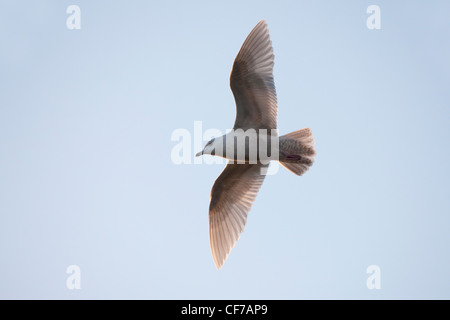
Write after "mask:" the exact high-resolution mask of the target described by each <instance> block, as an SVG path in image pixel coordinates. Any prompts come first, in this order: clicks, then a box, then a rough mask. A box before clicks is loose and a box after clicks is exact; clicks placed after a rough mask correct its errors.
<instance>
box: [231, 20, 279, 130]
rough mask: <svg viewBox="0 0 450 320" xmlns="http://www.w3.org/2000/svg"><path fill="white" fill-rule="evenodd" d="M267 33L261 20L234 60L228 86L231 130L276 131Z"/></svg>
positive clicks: (273, 84) (275, 99) (270, 47)
mask: <svg viewBox="0 0 450 320" xmlns="http://www.w3.org/2000/svg"><path fill="white" fill-rule="evenodd" d="M273 64H274V55H273V49H272V42H271V41H270V36H269V29H268V27H267V24H266V22H265V21H264V20H261V21H260V22H259V23H258V24H257V25H256V27H255V28H254V29H253V30H252V31H251V32H250V34H249V35H248V37H247V39H246V40H245V42H244V44H243V45H242V47H241V50H240V51H239V53H238V55H237V56H236V59H235V60H234V64H233V70H232V71H231V77H230V86H231V90H232V91H233V95H234V99H235V101H236V121H235V123H234V129H238V128H241V129H244V130H247V129H249V128H253V129H276V128H277V112H278V106H277V93H276V90H275V83H274V79H273Z"/></svg>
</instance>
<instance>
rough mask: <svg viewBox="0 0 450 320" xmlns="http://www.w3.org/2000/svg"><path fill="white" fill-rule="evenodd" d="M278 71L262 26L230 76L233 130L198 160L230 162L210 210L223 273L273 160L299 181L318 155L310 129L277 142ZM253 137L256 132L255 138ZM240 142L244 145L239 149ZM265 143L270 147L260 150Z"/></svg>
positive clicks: (213, 239)
mask: <svg viewBox="0 0 450 320" xmlns="http://www.w3.org/2000/svg"><path fill="white" fill-rule="evenodd" d="M273 65H274V54H273V49H272V42H271V40H270V36H269V29H268V27H267V23H266V21H265V20H261V21H260V22H259V23H258V24H257V25H256V26H255V28H254V29H253V30H252V31H251V32H250V34H249V35H248V37H247V39H246V40H245V41H244V43H243V45H242V47H241V49H240V50H239V53H238V55H237V56H236V58H235V60H234V64H233V68H232V71H231V76H230V87H231V90H232V92H233V95H234V99H235V102H236V120H235V123H234V127H233V130H232V131H230V132H229V133H227V134H226V135H223V136H221V137H218V138H213V139H211V140H210V141H209V142H208V143H206V145H205V147H204V148H203V150H202V151H201V152H199V153H197V154H196V156H201V155H204V154H210V155H215V156H220V157H223V158H225V159H228V163H227V165H226V167H225V169H224V170H223V172H222V173H221V174H220V176H219V177H218V178H217V179H216V181H215V182H214V185H213V188H212V190H211V199H210V205H209V238H210V245H211V253H212V257H213V260H214V264H215V266H216V268H217V269H221V268H222V266H223V264H224V263H225V261H226V259H227V258H228V255H229V254H230V252H231V249H233V247H234V246H235V244H236V242H237V241H238V240H239V237H240V235H241V233H242V232H243V231H244V227H245V225H246V223H247V216H248V213H249V211H250V209H251V207H252V204H253V202H254V200H255V198H256V196H257V194H258V191H259V189H260V188H261V185H262V183H263V181H264V178H265V176H266V173H267V170H266V169H267V167H268V166H269V163H270V160H274V159H275V160H278V161H279V162H280V163H281V164H282V165H283V166H284V167H285V168H286V169H288V170H289V171H291V172H293V173H294V174H296V175H299V176H300V175H302V174H303V173H305V172H306V171H307V170H308V169H309V167H310V166H311V165H312V164H313V162H314V156H315V154H316V151H315V149H314V139H313V135H312V132H311V130H310V129H309V128H305V129H301V130H297V131H294V132H291V133H288V134H286V135H283V136H278V131H277V130H276V129H277V113H278V105H277V94H276V91H275V83H274V78H273ZM249 132H250V133H255V132H256V135H255V134H249ZM274 132H275V133H274ZM245 135H246V136H247V139H246V138H245ZM236 140H239V141H240V142H238V143H235V141H236ZM270 141H272V142H270ZM262 142H266V143H267V144H265V145H263V147H261V143H262ZM269 142H270V143H269ZM255 145H256V147H255V148H252V146H255ZM258 148H259V151H261V150H263V151H267V150H268V149H270V151H271V152H270V153H271V156H270V157H269V156H267V154H268V153H269V152H263V153H262V155H263V156H261V152H259V153H258V154H257V155H256V157H255V156H254V153H253V157H252V154H251V149H253V150H258ZM266 149H267V150H266ZM239 151H241V152H240V153H239ZM274 156H275V158H274Z"/></svg>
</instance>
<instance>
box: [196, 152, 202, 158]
mask: <svg viewBox="0 0 450 320" xmlns="http://www.w3.org/2000/svg"><path fill="white" fill-rule="evenodd" d="M202 154H203V151H200V152H198V153H197V154H196V155H195V156H196V157H199V156H201V155H202Z"/></svg>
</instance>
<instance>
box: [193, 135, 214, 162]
mask: <svg viewBox="0 0 450 320" xmlns="http://www.w3.org/2000/svg"><path fill="white" fill-rule="evenodd" d="M215 140H216V138H212V139H211V140H209V141H208V142H207V143H206V145H205V147H204V148H203V150H202V151H200V152H199V153H197V154H196V155H195V156H196V157H198V156H201V155H204V154H214V149H215V145H214V141H215Z"/></svg>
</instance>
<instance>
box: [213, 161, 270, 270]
mask: <svg viewBox="0 0 450 320" xmlns="http://www.w3.org/2000/svg"><path fill="white" fill-rule="evenodd" d="M267 167H268V165H263V164H237V163H233V162H232V161H229V162H228V164H227V166H226V167H225V169H224V170H223V172H222V174H221V175H220V176H219V177H218V178H217V179H216V182H214V186H213V188H212V191H211V203H210V205H209V239H210V244H211V252H212V256H213V259H214V263H215V265H216V267H217V268H218V269H220V268H221V267H222V265H223V264H224V262H225V260H226V259H227V257H228V254H229V253H230V251H231V249H232V248H233V247H234V245H235V244H236V242H237V241H238V239H239V236H240V234H241V233H242V231H244V227H245V223H246V222H247V214H248V212H249V211H250V208H251V206H252V204H253V201H254V200H255V198H256V195H257V194H258V191H259V189H260V188H261V185H262V183H263V181H264V177H265V175H264V174H261V170H262V169H267Z"/></svg>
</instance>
